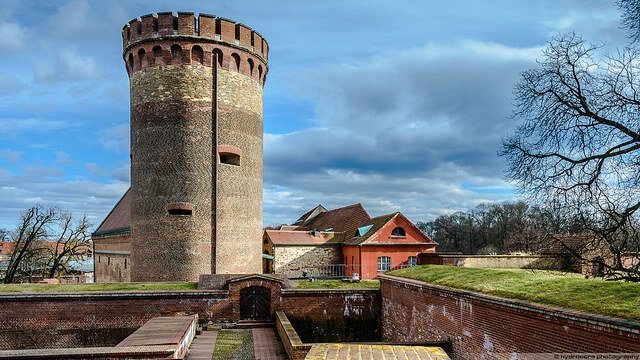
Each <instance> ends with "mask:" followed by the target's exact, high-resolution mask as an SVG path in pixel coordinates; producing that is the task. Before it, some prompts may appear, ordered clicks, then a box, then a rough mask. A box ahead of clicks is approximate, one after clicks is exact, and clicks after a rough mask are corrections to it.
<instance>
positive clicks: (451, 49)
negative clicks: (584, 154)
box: [0, 0, 625, 229]
mask: <svg viewBox="0 0 640 360" xmlns="http://www.w3.org/2000/svg"><path fill="white" fill-rule="evenodd" d="M162 11H194V12H196V13H200V12H202V13H209V14H215V15H217V16H223V17H226V18H231V19H233V20H236V21H237V22H241V23H244V24H247V25H249V26H250V27H252V28H254V29H256V30H257V31H258V32H260V33H261V34H262V35H263V36H264V37H265V38H266V40H267V41H268V43H269V50H270V51H269V72H268V74H267V81H266V85H265V88H264V196H263V204H264V205H263V224H264V225H265V226H266V225H275V224H283V223H291V222H293V221H294V220H295V219H296V218H297V217H298V216H299V215H301V214H302V213H304V212H305V211H306V210H308V209H310V208H312V207H314V206H316V205H317V204H319V203H321V204H323V205H324V206H325V207H327V208H335V207H340V206H345V205H349V204H353V203H362V204H363V205H364V206H365V208H366V209H367V210H368V211H369V213H370V214H371V215H372V216H375V215H381V214H386V213H391V212H394V211H401V212H403V213H404V214H405V215H407V216H408V217H409V218H410V219H411V220H413V221H414V222H417V221H429V220H432V219H434V218H435V217H437V216H438V215H441V214H444V213H451V212H455V211H459V210H463V211H464V210H467V209H470V208H473V207H475V206H476V205H477V204H479V203H483V202H494V201H507V200H513V199H515V198H516V197H517V191H516V189H514V188H513V187H512V186H511V185H510V184H509V183H508V181H507V180H506V179H505V177H504V169H505V162H504V159H502V158H500V157H499V156H498V155H497V152H498V150H499V148H500V143H501V139H502V138H504V137H505V136H507V135H508V134H509V132H510V131H513V129H514V128H515V126H516V125H517V120H514V119H511V118H510V117H509V115H510V112H511V110H512V101H513V98H512V89H513V86H514V85H515V84H516V83H517V81H518V79H519V73H520V72H522V71H524V70H526V69H528V68H532V67H535V66H536V59H540V58H541V56H542V53H541V51H542V49H544V47H545V44H546V43H547V42H548V41H549V40H550V39H551V38H552V37H553V36H554V35H556V34H559V33H564V32H569V31H574V32H576V33H578V34H581V35H583V36H584V38H585V39H587V40H589V41H592V42H598V43H599V42H606V43H608V44H610V45H609V46H612V47H614V46H616V45H618V44H622V43H624V36H625V34H624V32H623V31H622V30H621V29H620V15H619V13H618V11H617V8H616V6H615V3H614V1H613V0H611V1H607V0H548V1H547V0H538V1H513V0H504V1H497V0H495V1H494V0H491V1H489V0H488V1H473V0H468V1H462V0H450V1H425V0H413V1H404V0H403V1H393V2H390V1H377V0H351V1H341V0H325V1H313V2H311V1H295V0H287V1H276V0H274V1H261V0H254V1H243V0H240V1H239V0H234V1H231V0H225V1H206V2H205V1H167V0H164V1H163V0H161V1H141V0H121V1H98V0H96V1H89V0H70V1H64V0H60V1H45V0H33V1H29V0H19V1H18V0H3V1H2V2H1V3H0V228H8V229H10V228H13V227H15V225H16V224H17V223H18V221H19V218H20V214H21V212H22V211H24V210H25V209H27V208H29V207H31V206H34V205H36V204H42V205H44V206H58V207H60V208H61V209H64V210H67V211H71V212H72V213H73V214H74V215H78V216H79V215H82V214H86V215H87V216H88V217H89V219H90V220H91V222H92V223H93V224H95V226H96V227H97V226H98V225H99V224H100V222H101V221H102V220H103V219H104V217H105V216H106V215H107V213H108V212H109V211H110V210H111V208H112V207H113V205H114V204H115V203H116V202H117V201H118V199H119V198H120V197H121V196H122V195H123V194H124V192H125V191H126V190H127V188H128V187H129V178H130V174H129V83H128V78H127V74H126V71H125V67H124V62H123V60H122V40H121V33H120V31H121V29H122V26H123V25H124V24H125V23H126V22H128V21H129V20H131V19H133V18H136V17H138V16H141V15H144V14H148V13H154V12H162Z"/></svg>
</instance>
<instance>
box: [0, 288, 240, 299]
mask: <svg viewBox="0 0 640 360" xmlns="http://www.w3.org/2000/svg"><path fill="white" fill-rule="evenodd" d="M174 296H175V297H193V296H216V297H219V298H223V297H224V298H226V297H228V296H229V291H228V290H160V291H159V290H136V291H127V290H123V291H69V292H66V291H65V292H31V293H28V292H24V293H12V292H4V293H0V302H1V301H12V300H31V299H32V300H42V299H61V300H62V299H77V298H159V297H174Z"/></svg>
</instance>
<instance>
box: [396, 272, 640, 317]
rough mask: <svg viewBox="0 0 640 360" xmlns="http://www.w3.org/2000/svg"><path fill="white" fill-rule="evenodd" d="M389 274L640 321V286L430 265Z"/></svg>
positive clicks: (548, 274) (563, 275) (569, 275)
mask: <svg viewBox="0 0 640 360" xmlns="http://www.w3.org/2000/svg"><path fill="white" fill-rule="evenodd" d="M389 275H394V276H400V277H405V278H409V279H415V280H421V281H424V282H427V283H430V284H436V285H443V286H450V287H453V288H457V289H464V290H473V291H477V292H481V293H485V294H491V295H496V296H500V297H505V298H510V299H518V300H525V301H530V302H534V303H539V304H545V305H552V306H559V307H564V308H568V309H573V310H578V311H586V312H590V313H595V314H601V315H608V316H614V317H619V318H626V319H633V320H640V283H628V282H613V281H605V280H602V279H585V278H584V277H582V276H581V275H580V274H574V273H563V272H558V271H544V270H520V269H473V268H458V267H452V266H439V265H426V266H417V267H414V268H407V269H402V270H396V271H392V272H390V273H389Z"/></svg>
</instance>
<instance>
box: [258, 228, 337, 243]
mask: <svg viewBox="0 0 640 360" xmlns="http://www.w3.org/2000/svg"><path fill="white" fill-rule="evenodd" d="M265 233H266V234H267V236H268V237H269V240H271V243H272V244H273V245H275V246H278V245H280V246H282V245H338V244H341V243H342V240H344V236H343V234H342V233H338V234H336V233H332V232H320V233H318V234H316V235H317V236H314V234H312V233H311V232H308V231H295V230H265Z"/></svg>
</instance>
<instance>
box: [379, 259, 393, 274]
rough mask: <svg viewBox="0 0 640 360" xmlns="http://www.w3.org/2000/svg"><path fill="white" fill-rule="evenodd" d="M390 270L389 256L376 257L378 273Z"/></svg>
mask: <svg viewBox="0 0 640 360" xmlns="http://www.w3.org/2000/svg"><path fill="white" fill-rule="evenodd" d="M390 270H391V256H378V272H385V271H390Z"/></svg>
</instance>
